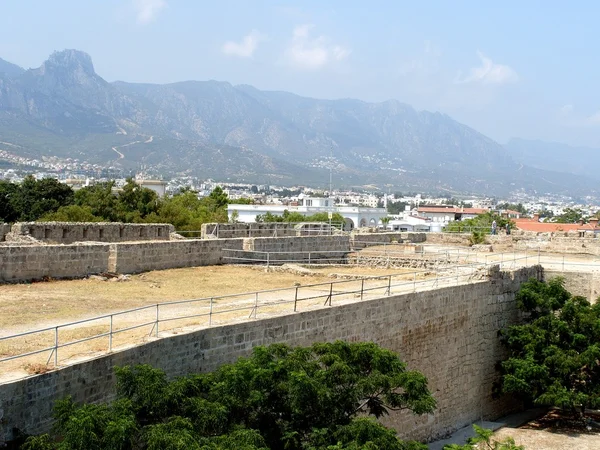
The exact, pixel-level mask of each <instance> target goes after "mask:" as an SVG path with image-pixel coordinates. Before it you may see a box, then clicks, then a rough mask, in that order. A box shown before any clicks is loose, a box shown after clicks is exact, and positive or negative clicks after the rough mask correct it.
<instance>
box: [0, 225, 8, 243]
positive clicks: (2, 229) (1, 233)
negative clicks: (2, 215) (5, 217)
mask: <svg viewBox="0 0 600 450" xmlns="http://www.w3.org/2000/svg"><path fill="white" fill-rule="evenodd" d="M9 231H10V225H9V224H8V223H0V242H3V241H4V237H5V236H6V235H7V234H8V233H9Z"/></svg>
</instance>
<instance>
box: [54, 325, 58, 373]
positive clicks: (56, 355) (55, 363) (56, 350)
mask: <svg viewBox="0 0 600 450" xmlns="http://www.w3.org/2000/svg"><path fill="white" fill-rule="evenodd" d="M54 367H58V327H54Z"/></svg>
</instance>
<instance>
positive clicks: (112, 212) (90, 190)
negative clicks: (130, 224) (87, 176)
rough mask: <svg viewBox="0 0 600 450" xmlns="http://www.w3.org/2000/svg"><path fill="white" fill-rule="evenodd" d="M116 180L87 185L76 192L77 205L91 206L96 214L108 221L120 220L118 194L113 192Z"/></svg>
mask: <svg viewBox="0 0 600 450" xmlns="http://www.w3.org/2000/svg"><path fill="white" fill-rule="evenodd" d="M114 186H115V182H114V181H109V182H105V183H97V184H94V185H92V186H85V187H83V188H81V189H79V190H78V191H76V192H75V199H74V200H75V205H77V206H81V207H84V208H85V207H86V206H87V207H89V208H90V209H91V212H92V214H93V215H94V216H96V217H100V218H102V219H103V220H104V221H106V222H116V221H118V220H119V216H118V213H117V209H118V207H117V203H118V200H117V196H116V195H114V193H113V188H114Z"/></svg>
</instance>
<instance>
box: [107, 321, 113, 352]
mask: <svg viewBox="0 0 600 450" xmlns="http://www.w3.org/2000/svg"><path fill="white" fill-rule="evenodd" d="M112 340H113V315H112V314H111V315H110V331H109V333H108V351H109V352H112Z"/></svg>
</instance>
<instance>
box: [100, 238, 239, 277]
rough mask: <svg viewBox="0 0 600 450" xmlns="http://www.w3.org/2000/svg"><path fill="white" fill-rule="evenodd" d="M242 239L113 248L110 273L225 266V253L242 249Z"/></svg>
mask: <svg viewBox="0 0 600 450" xmlns="http://www.w3.org/2000/svg"><path fill="white" fill-rule="evenodd" d="M242 244H243V242H242V239H215V240H210V239H209V240H200V239H191V240H181V241H169V242H131V243H116V244H110V253H111V255H110V262H109V270H110V271H111V272H117V273H138V272H145V271H148V270H163V269H172V268H177V267H196V266H209V265H216V264H224V263H227V262H228V261H225V260H224V259H223V254H224V253H223V249H227V248H231V249H239V250H241V249H242Z"/></svg>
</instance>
